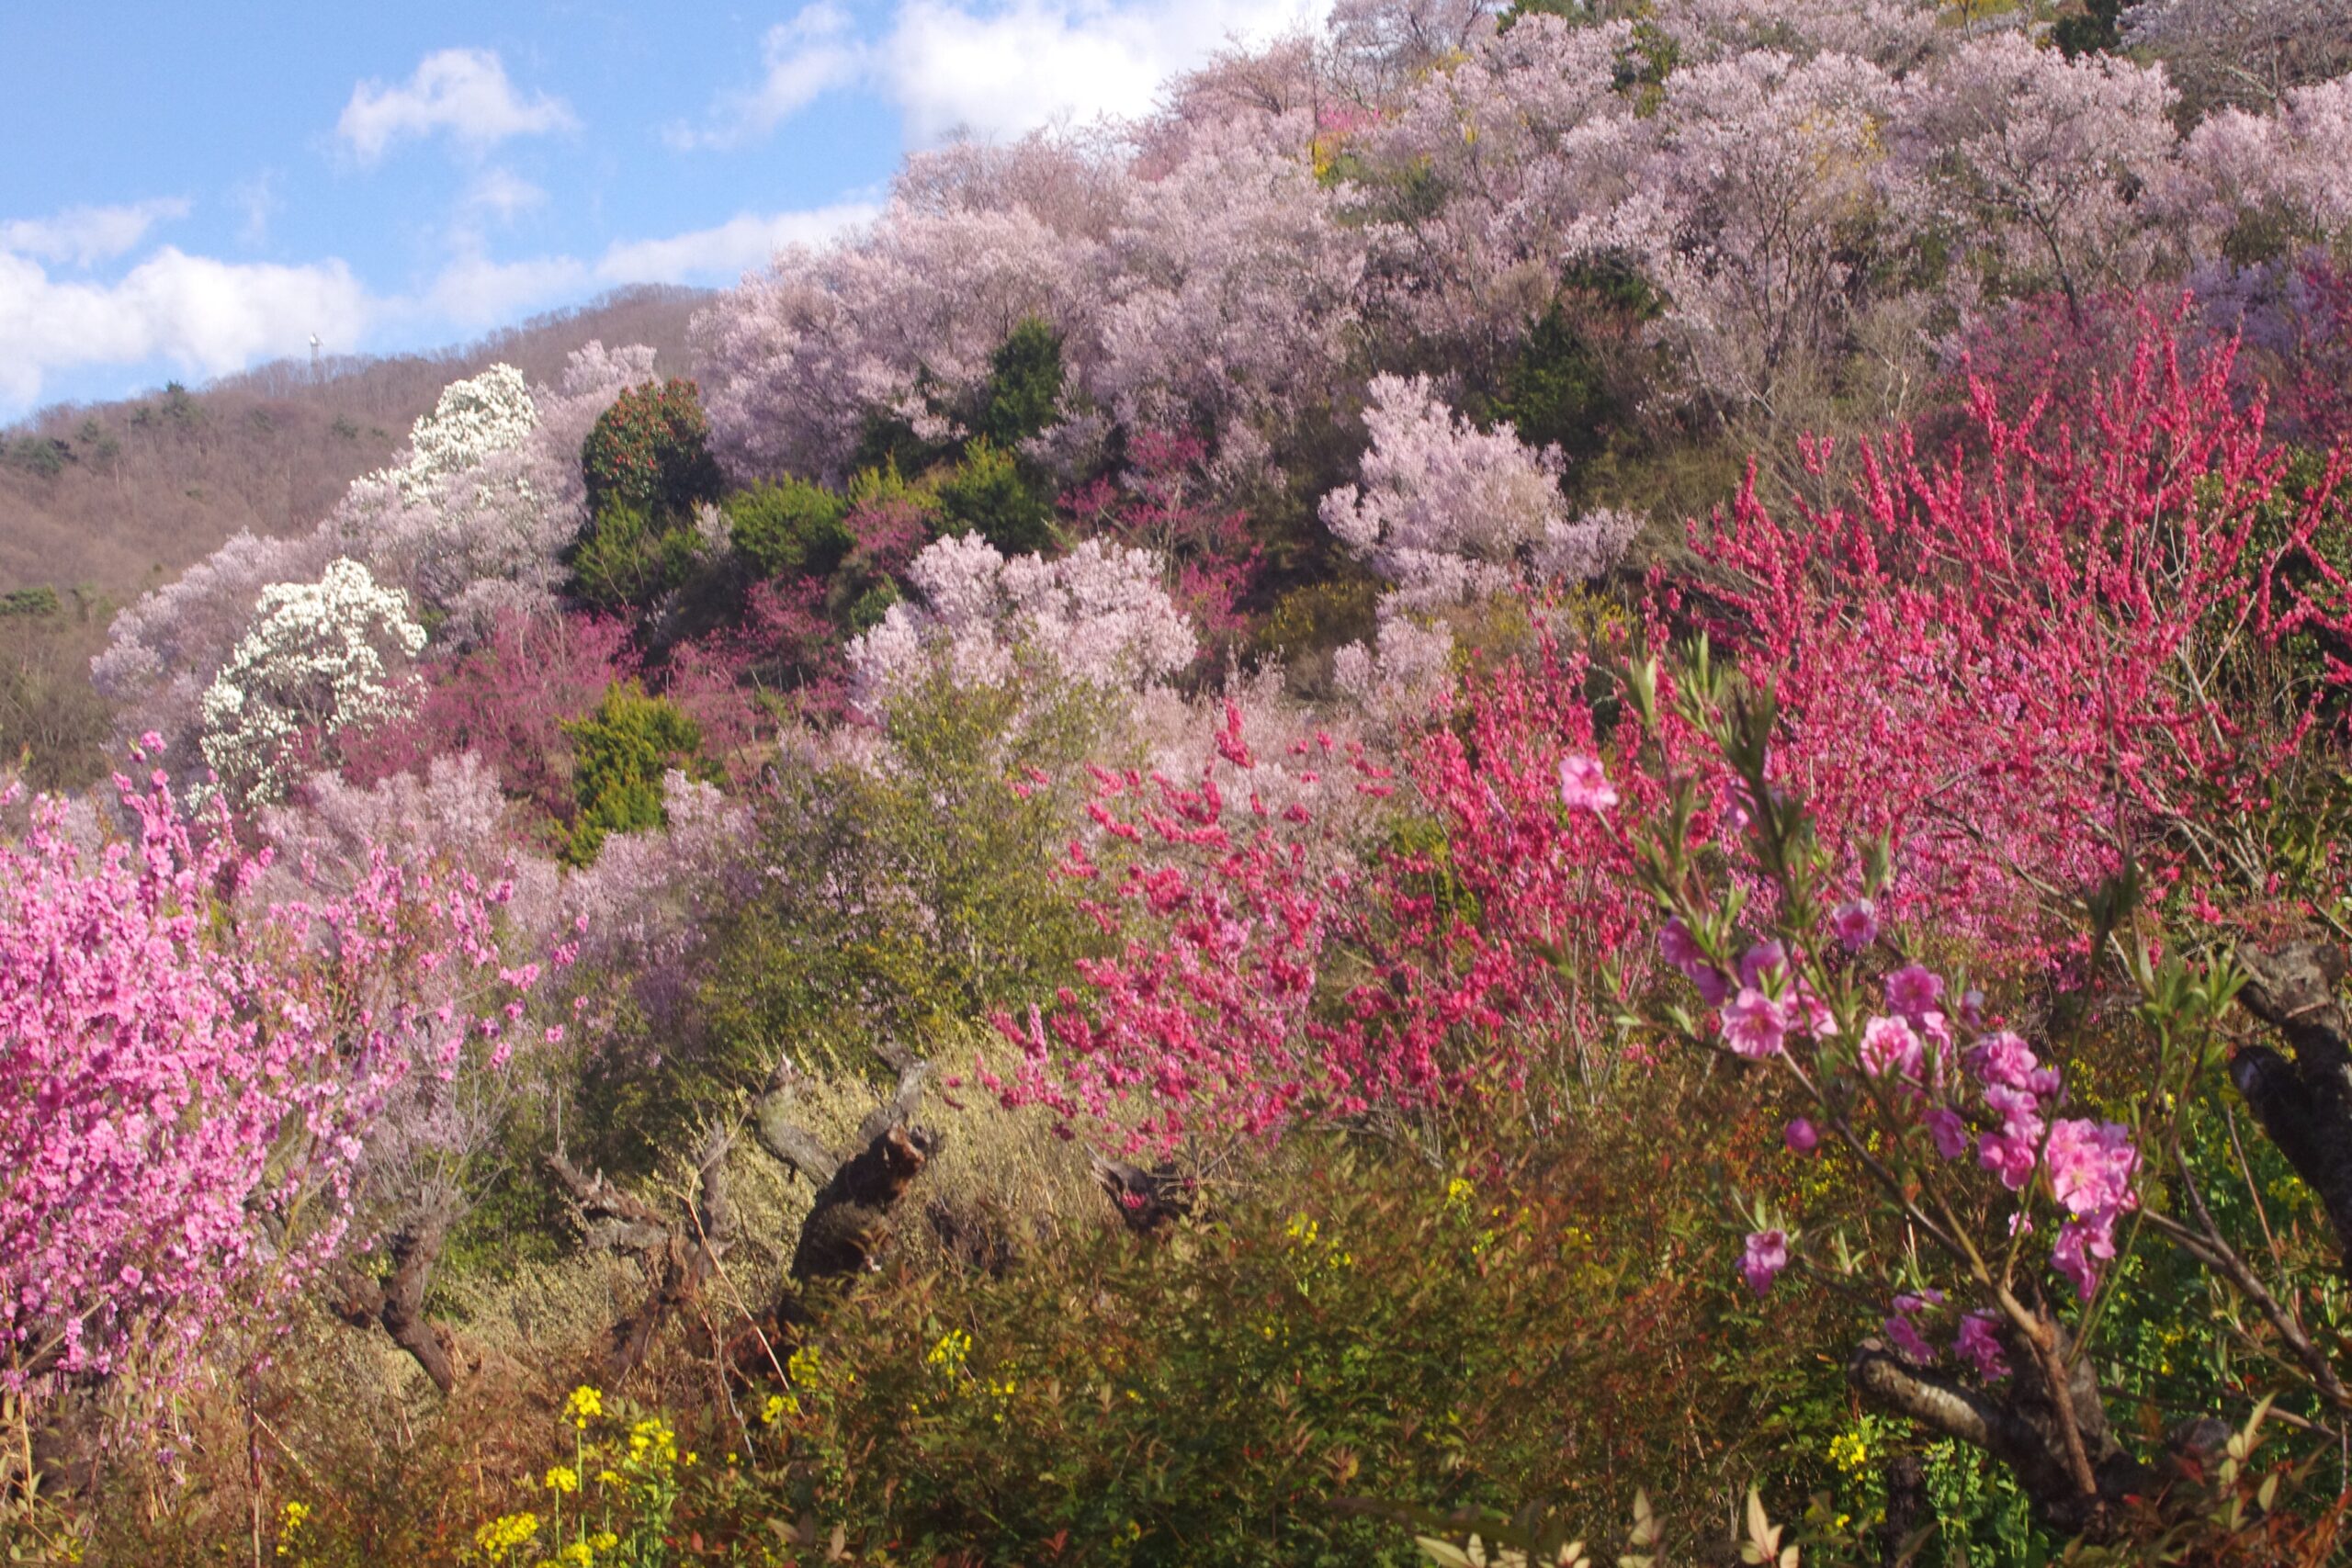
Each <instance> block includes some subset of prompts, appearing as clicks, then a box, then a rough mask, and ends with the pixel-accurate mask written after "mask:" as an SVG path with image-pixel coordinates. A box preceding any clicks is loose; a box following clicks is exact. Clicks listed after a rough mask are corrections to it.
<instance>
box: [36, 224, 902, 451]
mask: <svg viewBox="0 0 2352 1568" xmlns="http://www.w3.org/2000/svg"><path fill="white" fill-rule="evenodd" d="M877 210H878V209H876V207H875V206H874V204H872V203H870V202H861V201H848V202H841V203H837V204H835V205H833V206H830V207H821V208H816V209H809V210H807V211H799V212H778V213H742V214H739V215H738V216H737V217H735V218H733V219H730V220H729V221H727V222H725V223H721V224H719V225H718V226H717V227H715V228H710V229H699V230H695V231H689V232H686V233H682V234H673V235H668V236H665V237H660V238H654V239H648V240H634V241H627V242H622V243H616V244H614V245H612V246H610V247H609V248H608V249H606V250H605V253H604V254H602V255H601V256H599V257H597V258H595V259H594V260H587V259H583V258H581V257H578V256H569V255H548V256H537V257H531V258H526V259H524V260H520V261H496V260H492V259H491V258H490V257H489V256H488V255H487V254H483V253H482V252H481V250H480V249H479V248H478V247H476V248H469V249H467V250H464V251H462V252H460V254H458V256H457V258H456V259H455V260H453V261H451V262H450V263H449V265H447V266H445V267H444V268H442V270H441V271H440V272H439V273H438V274H437V275H435V276H434V277H433V279H432V280H431V282H429V283H428V284H426V285H425V286H424V288H423V289H422V290H420V291H417V292H414V293H408V294H400V295H381V294H375V293H371V292H370V291H369V290H368V288H366V287H365V286H364V285H363V284H361V282H360V281H359V280H358V279H357V278H356V276H353V274H352V272H351V269H350V268H349V267H348V266H346V265H345V264H344V263H343V262H341V261H339V260H328V261H323V262H318V263H314V264H311V265H301V266H281V265H266V264H262V263H236V262H223V261H219V260H215V259H213V258H210V257H207V256H192V255H188V254H185V253H184V252H182V251H180V250H178V249H176V248H175V247H173V246H169V245H166V246H164V247H163V248H162V249H160V250H158V251H156V252H154V253H153V254H151V255H149V256H147V257H146V258H144V259H143V260H141V262H140V263H139V264H138V265H136V266H134V267H132V268H131V269H130V271H129V272H128V273H126V274H125V275H124V276H122V277H121V278H120V279H119V281H116V282H110V283H109V282H99V281H95V280H88V279H83V278H58V277H53V276H51V275H50V273H49V272H48V270H47V269H45V268H44V267H43V266H42V265H41V264H40V262H39V261H37V260H35V259H33V258H32V257H31V256H30V255H28V254H11V253H9V252H6V251H0V417H8V416H10V415H13V414H15V413H18V412H24V411H25V410H27V409H29V408H30V407H32V406H33V405H34V404H35V403H36V402H38V401H39V400H40V397H41V395H42V388H43V386H44V384H45V383H46V382H47V381H48V379H49V378H51V376H52V375H55V374H60V373H66V372H73V371H79V370H86V369H91V368H94V367H102V366H123V367H161V366H166V365H168V366H170V367H174V368H175V370H176V371H177V372H178V373H180V374H183V375H187V376H191V377H197V376H220V375H226V374H228V373H229V372H231V371H234V370H240V369H243V368H244V367H248V366H251V365H254V364H257V363H259V362H261V361H263V360H267V359H275V358H278V357H280V356H283V355H297V356H299V355H302V354H304V353H306V352H308V348H309V344H310V339H311V333H318V335H319V336H320V337H322V339H324V340H326V342H327V343H329V344H332V345H333V346H334V348H335V349H336V350H337V351H338V352H342V351H345V350H353V349H362V348H365V347H367V346H368V345H369V344H376V343H381V342H385V341H397V342H400V343H403V344H411V343H431V342H435V341H436V340H437V341H447V340H448V339H451V338H455V337H458V336H461V335H465V334H469V333H477V332H480V331H481V330H482V329H484V328H486V327H492V326H498V325H502V324H503V323H506V322H510V321H515V320H516V319H517V318H519V317H521V316H524V315H526V314H528V313H529V312H531V311H533V310H547V309H548V308H550V307H553V306H558V305H562V304H567V303H570V302H572V301H575V300H579V299H584V298H586V297H587V296H589V295H591V294H594V293H595V292H597V291H598V290H600V289H605V288H614V287H616V286H618V285H621V284H625V283H679V282H689V281H691V282H714V283H716V282H728V281H731V280H732V279H733V278H734V277H735V276H737V275H738V274H741V272H743V271H744V270H745V269H747V268H750V267H753V266H758V265H763V263H765V262H766V261H767V259H768V258H769V256H770V255H772V254H774V253H775V249H776V248H777V247H778V246H780V245H784V244H788V243H796V242H798V243H818V242H820V241H823V240H826V239H829V238H831V237H832V236H834V235H836V234H839V233H841V232H842V231H845V230H848V229H851V228H854V227H855V226H856V225H858V224H860V223H864V222H867V221H870V220H872V219H873V217H874V215H875V213H876V211H877ZM151 373H152V372H151Z"/></svg>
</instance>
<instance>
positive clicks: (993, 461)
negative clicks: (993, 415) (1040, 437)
mask: <svg viewBox="0 0 2352 1568" xmlns="http://www.w3.org/2000/svg"><path fill="white" fill-rule="evenodd" d="M939 508H940V511H941V512H942V513H944V514H945V517H946V520H947V523H948V525H949V531H950V532H955V533H962V532H966V531H967V530H968V531H970V532H973V533H977V534H978V535H979V536H980V537H982V538H983V539H986V540H987V541H988V542H989V544H991V545H994V546H995V547H997V548H998V549H1000V550H1001V551H1003V552H1004V553H1005V554H1006V555H1009V556H1010V555H1029V554H1033V553H1035V552H1036V551H1039V550H1043V549H1045V548H1046V547H1049V546H1050V545H1052V544H1053V542H1054V528H1053V519H1052V513H1051V512H1050V511H1049V510H1048V509H1047V507H1046V502H1044V500H1043V499H1041V498H1040V497H1039V496H1038V494H1037V493H1036V491H1034V490H1032V489H1030V487H1029V484H1028V481H1026V480H1025V479H1023V478H1022V477H1021V466H1020V465H1019V464H1018V463H1017V462H1015V461H1014V460H1013V457H1012V453H1010V452H1007V451H1005V450H1004V449H1003V448H1001V447H1000V446H997V445H996V444H995V443H993V442H990V441H987V440H976V441H974V442H973V443H972V444H971V445H970V446H968V447H967V448H966V449H965V452H964V462H963V466H962V467H961V468H957V469H956V471H955V472H954V473H953V474H950V475H949V476H948V477H947V478H946V479H944V480H942V481H941V483H940V486H939Z"/></svg>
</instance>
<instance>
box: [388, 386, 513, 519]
mask: <svg viewBox="0 0 2352 1568" xmlns="http://www.w3.org/2000/svg"><path fill="white" fill-rule="evenodd" d="M538 427H539V411H538V407H537V404H536V403H534V402H533V401H532V400H531V389H530V386H529V384H528V383H526V381H525V380H524V379H523V373H522V372H521V371H520V370H517V369H515V367H513V366H512V365H493V366H492V367H490V368H489V369H487V370H485V371H483V372H482V373H481V375H479V376H469V377H468V378H466V379H464V380H462V381H452V382H450V383H449V384H448V385H447V387H444V388H442V389H441V400H440V401H439V402H438V403H436V404H435V406H434V410H433V412H431V413H428V414H425V415H423V416H422V417H420V418H419V419H418V420H417V422H416V423H415V424H414V425H413V426H412V427H411V428H410V431H409V452H408V460H407V461H406V462H404V463H402V464H401V465H400V466H399V467H398V468H390V469H387V470H386V471H385V474H384V477H385V478H387V479H390V480H391V481H392V482H393V483H395V484H397V485H398V486H399V487H400V491H401V496H402V497H403V498H405V499H407V500H409V501H422V500H424V499H425V498H426V497H427V496H429V495H430V494H431V493H432V491H433V490H434V488H435V486H436V485H438V484H439V483H440V482H441V481H442V480H444V479H447V478H449V477H450V476H451V475H454V474H461V473H463V472H465V471H466V470H467V469H469V468H474V467H476V466H478V465H479V464H480V463H481V461H482V460H483V459H484V458H486V457H490V456H491V455H492V453H495V452H512V451H515V449H517V448H519V447H520V446H522V445H523V444H524V443H525V442H526V441H528V440H529V439H530V438H531V433H532V432H533V431H535V430H537V428H538Z"/></svg>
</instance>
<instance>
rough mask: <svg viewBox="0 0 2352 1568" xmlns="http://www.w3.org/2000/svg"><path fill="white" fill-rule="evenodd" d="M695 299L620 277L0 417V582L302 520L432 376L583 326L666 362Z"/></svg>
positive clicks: (186, 560)
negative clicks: (313, 352)
mask: <svg viewBox="0 0 2352 1568" xmlns="http://www.w3.org/2000/svg"><path fill="white" fill-rule="evenodd" d="M705 299H707V295H706V294H705V293H704V292H703V291H701V290H698V289H692V288H660V287H647V288H629V289H624V290H620V291H618V292H616V293H612V294H608V295H605V296H604V297H603V298H601V299H597V300H595V301H594V302H593V303H591V304H589V305H586V306H583V307H582V308H580V309H577V310H562V311H556V312H553V313H550V314H547V315H542V316H537V317H534V318H532V319H531V320H529V321H525V322H523V323H522V324H521V325H519V326H514V327H508V328H504V329H503V330H501V331H499V332H496V333H492V334H490V335H489V336H487V337H483V338H481V339H479V340H477V341H475V342H473V343H469V344H463V345H461V346H458V347H454V348H448V349H442V350H437V351H435V352H433V353H428V354H410V355H394V356H388V357H382V358H376V357H369V356H365V355H334V356H330V357H328V358H326V359H323V360H322V361H321V362H320V363H319V364H318V365H317V366H316V367H313V366H312V365H311V363H310V362H309V361H307V360H278V361H277V362H275V363H273V364H269V365H264V366H261V367H258V368H255V369H253V370H248V371H245V372H243V373H242V374H240V375H236V376H231V377H226V378H222V379H220V380H219V381H215V382H212V383H210V384H209V385H208V386H205V387H203V388H201V389H197V390H193V391H191V390H187V389H183V388H180V387H179V386H177V385H176V384H174V385H173V386H170V387H167V388H166V389H164V390H163V391H160V392H156V393H152V394H150V395H148V396H145V397H141V398H132V399H126V400H123V401H120V402H113V403H82V404H73V403H68V404H61V405H59V406H56V407H52V408H48V409H44V410H42V411H41V412H39V413H37V414H35V415H33V416H32V417H31V418H29V419H28V420H26V421H24V422H23V423H18V424H16V425H12V426H8V427H6V429H0V593H8V592H22V591H38V590H39V589H41V588H49V589H51V590H53V591H55V592H57V593H59V594H60V595H61V597H63V598H65V599H68V600H71V599H72V598H73V597H74V590H77V589H78V590H81V591H82V596H83V597H84V598H85V599H95V598H103V599H105V600H107V601H111V602H112V603H114V604H122V603H124V602H125V601H127V600H129V599H130V598H131V597H133V596H134V595H136V594H137V593H138V592H141V591H142V590H144V589H147V588H150V587H153V586H155V585H156V584H158V583H161V582H164V581H170V580H171V579H172V578H174V577H175V576H177V575H178V574H179V572H180V571H181V570H184V569H185V568H187V566H188V565H189V564H191V563H192V562H195V561H197V560H199V559H201V558H203V557H205V556H206V555H208V554H209V553H210V552H211V551H212V550H213V549H214V548H216V547H218V546H220V543H221V542H222V541H224V540H226V539H227V538H229V537H230V536H232V535H233V534H235V533H236V532H237V531H238V530H239V529H241V528H250V529H252V530H253V531H254V532H255V533H258V534H282V533H287V532H289V531H291V530H293V529H296V528H299V527H302V526H305V525H309V524H311V523H314V522H316V521H317V520H318V519H319V518H320V517H321V516H322V515H324V514H325V513H326V512H327V510H328V509H329V508H331V507H332V506H333V505H334V502H335V500H336V498H337V497H338V496H340V495H341V494H342V493H343V491H344V488H345V486H347V485H348V484H349V483H350V482H351V481H352V480H353V479H356V478H357V477H358V476H359V475H361V474H363V473H366V472H368V470H369V469H372V468H381V467H382V466H383V465H384V463H385V462H386V461H387V460H388V459H389V458H390V456H391V454H392V452H393V451H394V449H395V448H397V447H398V446H400V445H401V442H402V441H403V440H404V439H405V438H406V436H407V434H408V430H409V426H410V424H411V423H413V422H414V421H415V419H416V418H417V416H418V415H420V414H423V413H424V412H428V411H430V410H431V409H432V407H433V404H434V400H435V399H436V398H437V397H439V396H440V392H441V389H442V388H443V387H445V386H447V384H448V383H449V382H450V381H452V380H455V379H457V378H461V377H465V376H470V375H474V374H476V373H477V372H479V371H481V370H482V369H483V368H485V367H488V366H490V365H491V364H492V363H494V362H498V361H503V362H505V363H507V364H510V365H513V366H515V367H517V368H519V369H520V370H521V371H522V372H523V373H524V375H525V376H526V378H529V379H531V380H533V381H542V380H548V379H552V378H554V377H555V376H556V375H557V374H558V373H559V372H560V371H561V369H562V367H563V362H564V358H565V356H566V355H569V354H570V353H571V351H572V350H573V349H575V348H577V347H579V346H580V345H581V344H584V343H586V342H588V341H589V340H590V339H592V338H594V339H601V340H603V341H604V342H605V343H607V344H625V343H641V344H650V346H651V347H653V348H654V349H655V350H656V351H657V353H658V354H659V355H660V362H661V366H662V369H663V371H664V372H665V373H670V374H682V373H683V370H684V362H685V353H684V349H685V336H686V321H687V319H688V318H689V317H690V316H692V315H693V313H694V311H695V309H696V308H697V307H698V306H699V305H700V304H701V303H702V302H703V301H704V300H705Z"/></svg>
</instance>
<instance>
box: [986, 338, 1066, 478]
mask: <svg viewBox="0 0 2352 1568" xmlns="http://www.w3.org/2000/svg"><path fill="white" fill-rule="evenodd" d="M1061 397H1062V335H1061V333H1057V332H1056V331H1054V329H1053V326H1052V324H1051V323H1049V322H1046V321H1040V320H1039V319H1038V318H1036V317H1035V316H1031V317H1028V318H1026V319H1025V320H1023V321H1022V322H1021V323H1020V324H1019V325H1018V326H1016V327H1014V328H1013V329H1012V333H1011V335H1009V336H1008V337H1006V339H1005V340H1004V342H1003V343H1002V344H1000V345H999V346H998V348H997V351H996V354H995V355H994V356H993V357H991V358H990V360H989V379H988V384H987V385H986V386H985V387H983V388H982V389H981V390H980V406H979V412H978V415H977V417H975V418H974V419H973V421H972V434H975V435H977V436H978V437H980V438H981V439H983V440H985V441H989V442H991V443H993V444H994V445H996V446H1001V447H1004V448H1006V449H1008V450H1010V449H1012V448H1013V447H1016V446H1020V445H1021V443H1023V441H1026V440H1027V439H1029V437H1031V436H1033V435H1035V434H1037V433H1038V432H1039V431H1041V430H1043V429H1045V428H1046V426H1047V425H1049V424H1051V423H1053V422H1054V416H1055V414H1056V413H1057V412H1058V410H1059V408H1060V406H1061Z"/></svg>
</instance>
